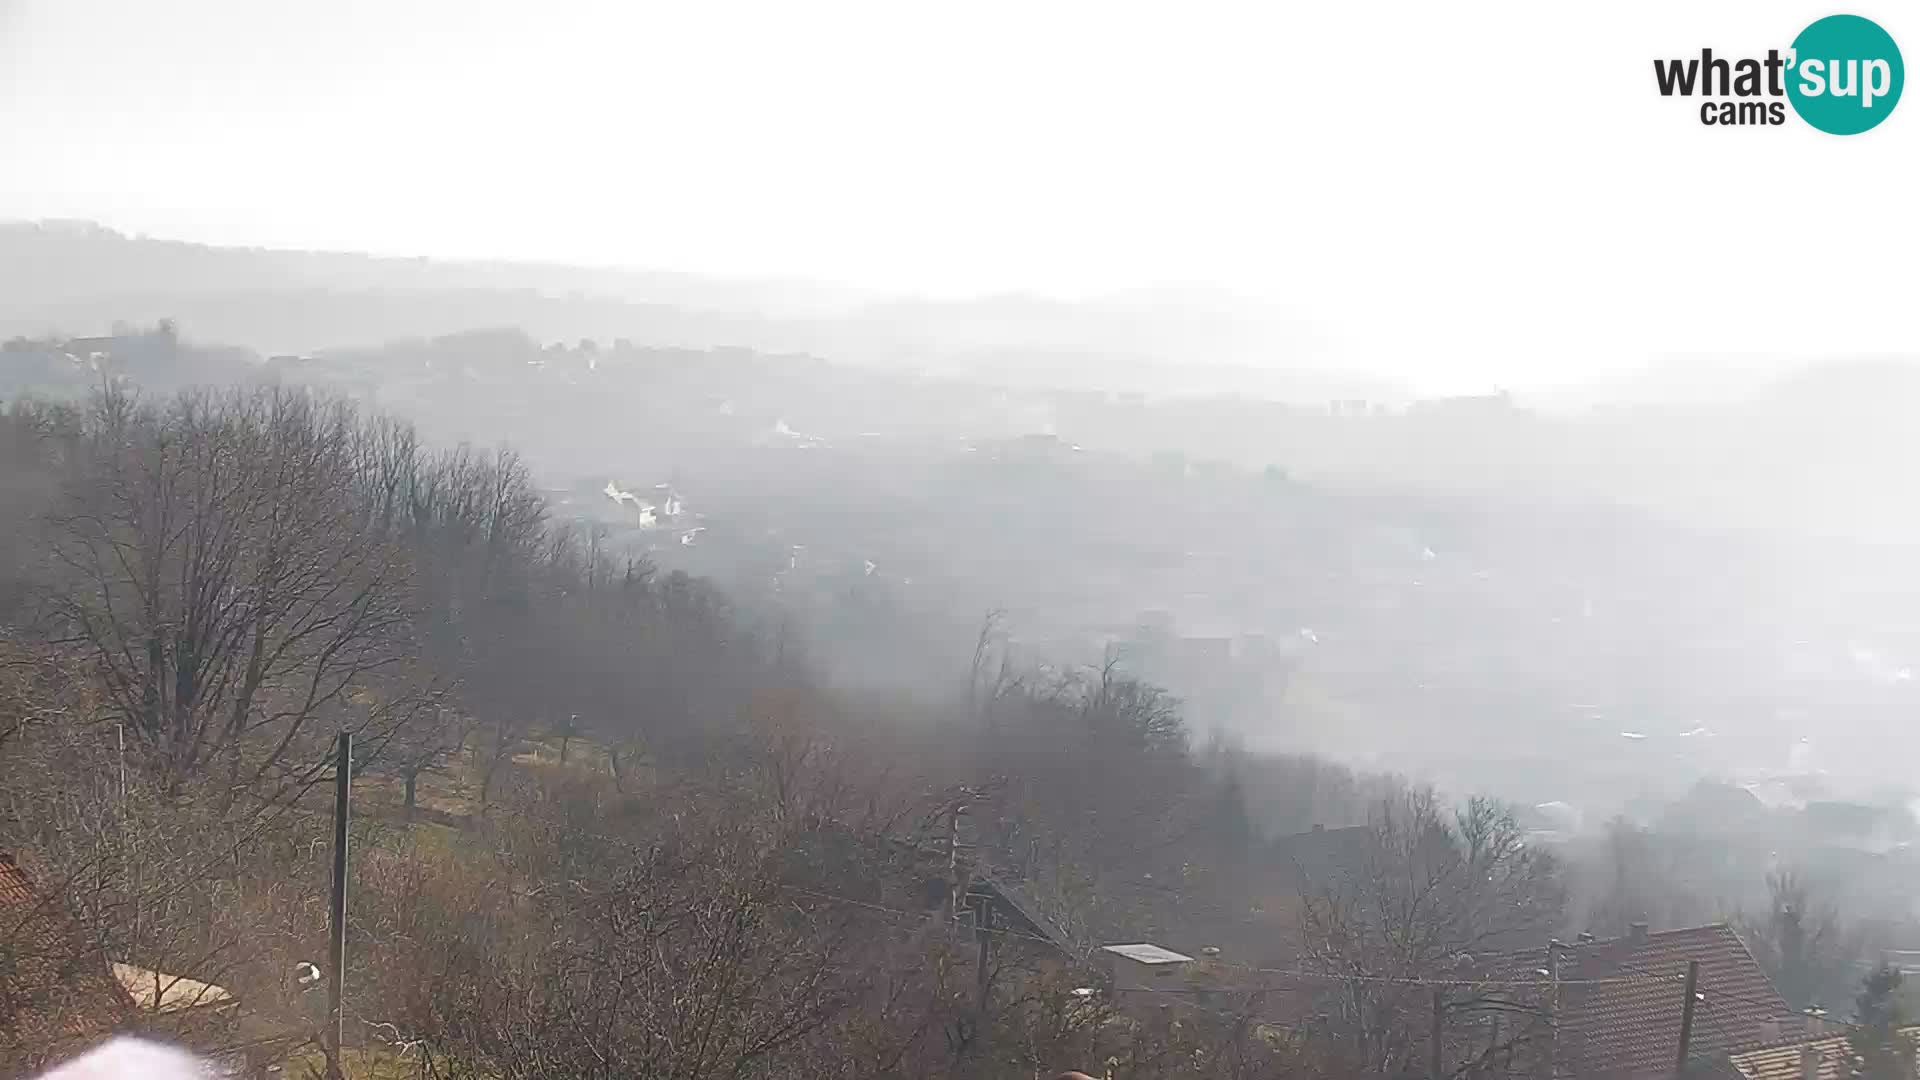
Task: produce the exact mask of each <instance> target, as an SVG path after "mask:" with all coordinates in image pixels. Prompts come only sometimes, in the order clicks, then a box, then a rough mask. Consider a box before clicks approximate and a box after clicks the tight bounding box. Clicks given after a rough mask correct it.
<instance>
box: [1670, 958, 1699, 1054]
mask: <svg viewBox="0 0 1920 1080" xmlns="http://www.w3.org/2000/svg"><path fill="white" fill-rule="evenodd" d="M1699 987H1700V961H1698V960H1689V961H1687V1000H1686V1001H1685V1002H1684V1003H1682V1004H1681V1006H1680V1055H1679V1057H1677V1058H1676V1059H1675V1060H1674V1063H1673V1075H1675V1076H1685V1075H1687V1054H1688V1053H1689V1052H1690V1051H1691V1050H1692V1049H1693V1001H1694V998H1695V997H1696V996H1697V992H1698V990H1699Z"/></svg>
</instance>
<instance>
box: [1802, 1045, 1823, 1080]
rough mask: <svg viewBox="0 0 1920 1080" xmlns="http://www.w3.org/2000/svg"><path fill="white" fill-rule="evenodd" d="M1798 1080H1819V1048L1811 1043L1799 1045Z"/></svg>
mask: <svg viewBox="0 0 1920 1080" xmlns="http://www.w3.org/2000/svg"><path fill="white" fill-rule="evenodd" d="M1800 1080H1820V1048H1819V1047H1817V1046H1814V1045H1813V1044H1811V1043H1802V1044H1801V1046H1800Z"/></svg>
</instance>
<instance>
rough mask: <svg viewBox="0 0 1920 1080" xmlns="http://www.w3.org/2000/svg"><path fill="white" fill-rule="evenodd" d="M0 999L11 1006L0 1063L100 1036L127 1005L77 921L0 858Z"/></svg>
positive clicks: (1, 1035)
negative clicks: (12, 1009)
mask: <svg viewBox="0 0 1920 1080" xmlns="http://www.w3.org/2000/svg"><path fill="white" fill-rule="evenodd" d="M0 931H3V934H0V979H3V980H4V985H0V995H4V996H5V997H6V998H7V999H8V1000H9V1001H10V1002H11V1003H14V1006H15V1008H14V1012H13V1015H12V1016H11V1017H9V1024H8V1025H7V1027H5V1028H0V1058H5V1057H9V1056H12V1055H13V1054H15V1053H25V1054H27V1055H28V1056H30V1057H40V1056H46V1055H49V1054H53V1053H56V1052H58V1051H60V1050H61V1049H62V1048H63V1047H70V1046H72V1045H74V1044H75V1043H79V1042H84V1041H86V1040H90V1039H95V1038H99V1037H100V1036H103V1035H105V1034H107V1033H108V1032H110V1031H112V1030H113V1029H114V1028H115V1027H117V1026H119V1024H120V1023H121V1022H122V1021H123V1020H124V1019H126V1014H127V1010H128V1007H129V1005H130V1002H129V1001H128V998H127V996H126V992H125V991H124V990H122V989H121V987H120V984H119V982H118V981H117V980H115V979H114V977H113V974H112V972H111V971H110V970H109V969H108V967H107V963H106V959H105V958H104V957H103V956H101V955H100V954H99V953H98V952H96V951H94V950H92V949H90V948H89V947H88V946H87V943H86V942H85V941H84V940H82V939H81V937H80V934H79V932H78V928H77V927H76V926H75V925H74V923H73V919H72V915H71V914H70V913H69V912H68V911H67V909H66V908H65V906H64V905H62V904H60V903H59V902H58V900H57V898H55V897H52V896H49V895H46V894H44V893H43V892H42V891H41V890H40V889H39V888H37V887H36V885H35V883H34V880H33V877H32V875H31V874H30V873H29V872H28V870H27V869H26V868H25V867H23V866H22V865H21V863H20V861H19V860H17V859H16V858H15V857H14V856H13V855H11V854H9V853H6V852H0Z"/></svg>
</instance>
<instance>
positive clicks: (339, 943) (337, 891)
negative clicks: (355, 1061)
mask: <svg viewBox="0 0 1920 1080" xmlns="http://www.w3.org/2000/svg"><path fill="white" fill-rule="evenodd" d="M352 787H353V735H352V734H351V733H349V732H345V731H343V732H341V733H340V739H339V742H338V745H337V746H336V747H335V750H334V762H333V895H332V897H331V898H330V902H329V904H328V908H327V916H328V919H327V1031H326V1041H327V1043H328V1046H329V1048H330V1052H329V1053H328V1054H327V1080H346V1070H345V1069H344V1068H342V1067H341V1064H340V1048H341V1047H342V1046H343V1045H344V1044H345V1041H346V1040H345V1039H344V1038H343V1036H344V1035H345V1034H346V1026H347V1017H346V1013H347V1011H346V1008H345V1006H344V1005H343V1003H342V997H341V985H342V983H344V982H345V981H346V977H347V796H348V795H349V794H350V793H351V791H352Z"/></svg>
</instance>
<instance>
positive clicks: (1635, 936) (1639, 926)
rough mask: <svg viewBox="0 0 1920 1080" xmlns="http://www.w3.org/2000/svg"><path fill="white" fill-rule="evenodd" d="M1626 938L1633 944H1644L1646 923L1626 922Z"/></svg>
mask: <svg viewBox="0 0 1920 1080" xmlns="http://www.w3.org/2000/svg"><path fill="white" fill-rule="evenodd" d="M1627 940H1628V941H1631V942H1632V943H1634V944H1635V945H1644V944H1646V941H1647V924H1646V923H1643V922H1636V923H1628V924H1627Z"/></svg>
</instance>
